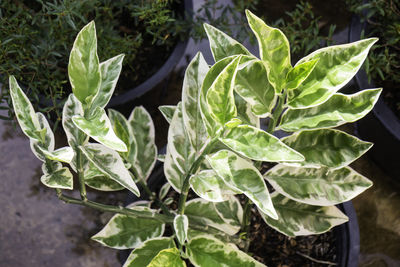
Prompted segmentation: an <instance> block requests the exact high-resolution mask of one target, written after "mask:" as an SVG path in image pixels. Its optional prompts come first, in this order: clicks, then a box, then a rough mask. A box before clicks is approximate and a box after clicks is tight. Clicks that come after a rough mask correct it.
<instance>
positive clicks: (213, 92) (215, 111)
mask: <svg viewBox="0 0 400 267" xmlns="http://www.w3.org/2000/svg"><path fill="white" fill-rule="evenodd" d="M240 59H241V56H239V57H237V58H235V59H234V60H232V62H231V63H229V64H228V65H227V66H226V67H225V68H224V69H223V70H222V71H221V73H220V74H219V75H218V76H217V78H216V79H215V80H214V82H213V83H212V85H211V86H210V88H209V89H208V92H207V95H206V102H207V106H208V110H209V112H210V115H211V117H212V118H213V119H214V120H215V121H216V122H217V124H219V125H220V127H223V125H224V124H225V123H226V122H228V121H230V120H231V119H233V118H234V117H236V115H237V110H236V106H235V98H234V95H233V88H234V86H235V79H236V73H237V68H238V65H239V62H240Z"/></svg>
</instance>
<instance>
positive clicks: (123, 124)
mask: <svg viewBox="0 0 400 267" xmlns="http://www.w3.org/2000/svg"><path fill="white" fill-rule="evenodd" d="M108 117H109V119H110V122H111V125H112V127H113V130H114V133H115V135H116V136H117V137H118V138H119V139H121V140H122V141H123V142H124V144H125V145H126V147H127V148H128V151H127V152H123V153H120V155H121V156H122V157H123V158H124V159H125V160H126V161H128V162H130V163H131V162H133V161H134V159H135V157H136V153H137V147H136V146H137V145H136V140H134V138H133V134H132V131H131V127H130V126H129V123H128V121H127V119H126V118H125V117H124V115H122V114H121V113H120V112H118V111H116V110H114V109H111V108H109V109H108Z"/></svg>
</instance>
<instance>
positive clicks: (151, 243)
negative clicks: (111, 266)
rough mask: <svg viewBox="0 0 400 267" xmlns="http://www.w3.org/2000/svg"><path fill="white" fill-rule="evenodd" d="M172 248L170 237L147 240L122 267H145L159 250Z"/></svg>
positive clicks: (172, 241)
mask: <svg viewBox="0 0 400 267" xmlns="http://www.w3.org/2000/svg"><path fill="white" fill-rule="evenodd" d="M174 247H175V243H174V240H173V239H172V238H170V237H159V238H153V239H149V240H147V241H145V242H144V243H143V244H142V245H141V246H140V247H137V248H136V249H134V250H133V251H132V252H131V254H130V255H129V257H128V259H127V260H126V261H125V263H124V266H123V267H144V266H147V265H148V264H149V263H150V262H151V260H152V259H153V258H154V257H155V256H157V254H158V253H159V252H160V251H161V250H163V249H167V248H174Z"/></svg>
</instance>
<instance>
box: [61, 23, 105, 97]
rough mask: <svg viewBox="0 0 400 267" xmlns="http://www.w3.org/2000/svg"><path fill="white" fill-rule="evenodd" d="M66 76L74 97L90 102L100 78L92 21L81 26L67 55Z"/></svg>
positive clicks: (96, 90) (97, 89) (98, 85)
mask: <svg viewBox="0 0 400 267" xmlns="http://www.w3.org/2000/svg"><path fill="white" fill-rule="evenodd" d="M68 76H69V81H70V83H71V87H72V92H73V93H74V95H75V96H76V98H77V99H79V101H80V102H81V103H82V104H90V103H91V102H92V99H93V97H94V96H95V95H96V94H97V92H98V91H99V89H100V85H101V80H102V78H101V72H100V64H99V57H98V56H97V37H96V27H95V25H94V21H92V22H90V23H89V24H87V25H86V26H85V27H83V28H82V30H81V31H80V32H79V33H78V35H77V36H76V39H75V42H74V45H73V47H72V50H71V54H70V56H69V63H68Z"/></svg>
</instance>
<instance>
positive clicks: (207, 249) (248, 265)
mask: <svg viewBox="0 0 400 267" xmlns="http://www.w3.org/2000/svg"><path fill="white" fill-rule="evenodd" d="M186 253H187V255H188V256H189V259H190V261H191V262H192V263H193V265H195V266H202V267H225V266H227V264H229V267H266V266H265V265H264V264H262V263H260V262H258V261H256V260H255V259H253V258H252V257H250V256H249V255H247V254H246V253H244V252H242V251H240V250H239V249H238V248H237V247H236V246H235V245H234V244H231V243H225V242H222V241H220V240H218V239H216V238H215V237H213V236H209V235H203V236H197V237H195V238H193V239H191V240H190V241H189V243H188V244H187V246H186Z"/></svg>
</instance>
